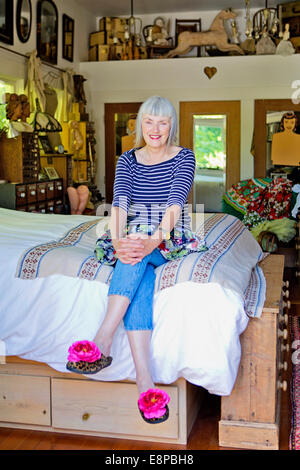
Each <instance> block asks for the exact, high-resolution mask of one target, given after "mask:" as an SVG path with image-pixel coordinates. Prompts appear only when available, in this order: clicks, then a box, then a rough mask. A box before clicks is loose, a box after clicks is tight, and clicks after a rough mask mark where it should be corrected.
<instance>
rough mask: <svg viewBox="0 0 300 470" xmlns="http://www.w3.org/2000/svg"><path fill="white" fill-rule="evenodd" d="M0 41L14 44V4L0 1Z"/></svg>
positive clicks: (7, 0) (9, 0)
mask: <svg viewBox="0 0 300 470" xmlns="http://www.w3.org/2000/svg"><path fill="white" fill-rule="evenodd" d="M0 41H2V42H5V43H6V44H11V45H12V44H13V43H14V2H12V1H11V0H0Z"/></svg>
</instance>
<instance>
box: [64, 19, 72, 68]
mask: <svg viewBox="0 0 300 470" xmlns="http://www.w3.org/2000/svg"><path fill="white" fill-rule="evenodd" d="M74 24H75V23H74V20H73V19H72V18H70V17H69V16H68V15H65V14H64V15H63V51H62V56H63V59H66V60H69V61H70V62H73V56H74Z"/></svg>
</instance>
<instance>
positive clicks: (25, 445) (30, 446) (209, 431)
mask: <svg viewBox="0 0 300 470" xmlns="http://www.w3.org/2000/svg"><path fill="white" fill-rule="evenodd" d="M288 274H289V273H288ZM290 294H291V295H290V300H291V303H292V306H291V310H290V312H289V313H290V315H300V283H298V284H294V285H291V287H290ZM290 357H291V349H290V353H289V358H288V364H289V369H288V372H287V374H288V375H287V381H288V384H289V385H290V377H291V360H290ZM219 416H220V397H217V396H214V395H210V394H208V393H207V395H206V397H205V400H204V403H203V405H202V408H201V410H200V412H199V415H198V418H197V420H196V422H195V424H194V427H193V429H192V432H191V434H190V436H189V440H188V444H187V445H186V446H183V445H170V444H157V443H153V444H152V443H151V442H148V443H146V442H142V441H131V440H122V439H109V438H99V437H88V436H72V435H66V434H60V433H47V432H39V431H27V430H21V429H5V428H2V429H1V428H0V451H1V450H31V451H32V450H38V451H49V450H226V448H224V447H219V446H218V421H219ZM290 423H291V403H290V389H289V387H288V390H287V391H286V392H285V393H282V404H281V432H280V450H288V449H289V434H290ZM227 450H229V449H227Z"/></svg>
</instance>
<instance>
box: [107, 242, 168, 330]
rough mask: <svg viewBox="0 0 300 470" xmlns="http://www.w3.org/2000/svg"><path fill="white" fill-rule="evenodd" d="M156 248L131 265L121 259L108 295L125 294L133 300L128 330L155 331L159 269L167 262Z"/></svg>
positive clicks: (127, 313) (128, 311)
mask: <svg viewBox="0 0 300 470" xmlns="http://www.w3.org/2000/svg"><path fill="white" fill-rule="evenodd" d="M167 261H168V260H166V259H165V258H164V257H163V256H162V254H161V253H160V251H159V250H158V249H157V248H156V249H155V250H153V251H152V253H150V254H149V255H147V256H145V257H144V258H143V259H142V261H140V262H139V263H137V264H135V265H134V266H131V264H125V263H122V261H120V260H117V262H116V264H115V268H114V272H113V276H112V280H111V283H110V286H109V290H108V295H123V296H125V297H127V298H128V299H129V300H130V304H129V306H128V309H127V311H126V313H125V315H124V318H123V322H124V327H125V329H126V330H152V329H153V323H152V317H153V295H154V288H155V272H154V270H155V268H156V267H158V266H160V265H162V264H164V263H167Z"/></svg>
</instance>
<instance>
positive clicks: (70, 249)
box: [16, 214, 265, 317]
mask: <svg viewBox="0 0 300 470" xmlns="http://www.w3.org/2000/svg"><path fill="white" fill-rule="evenodd" d="M193 220H194V222H193V223H194V224H196V226H195V227H194V228H193V230H194V231H195V232H196V233H197V234H198V235H200V236H201V237H202V238H203V239H205V242H206V245H207V247H208V250H207V251H205V252H201V253H192V254H190V255H188V256H186V257H185V258H183V259H178V260H175V261H169V262H168V263H166V264H164V265H162V266H159V267H158V268H156V284H155V292H158V291H159V290H162V289H166V288H168V287H171V286H174V285H175V284H177V283H179V282H186V281H192V282H196V283H208V282H215V283H218V284H220V285H221V286H222V287H224V288H229V289H231V290H233V291H235V292H238V293H239V294H240V295H241V296H242V297H243V299H244V304H245V311H246V313H247V315H248V316H250V317H259V316H260V315H261V312H262V307H263V304H264V300H265V280H264V276H263V273H262V270H261V268H260V267H259V264H258V263H259V261H261V260H262V259H263V257H264V255H263V252H262V250H261V248H260V246H259V245H258V243H257V242H256V240H255V239H254V237H253V236H252V234H251V233H250V232H249V231H248V229H247V228H246V227H245V226H244V224H243V223H242V222H241V221H240V220H239V219H237V218H236V217H234V216H231V215H227V214H205V215H204V216H201V217H199V218H197V217H196V219H193ZM108 221H109V219H108V218H107V217H105V218H99V219H98V218H97V219H95V221H94V220H92V221H91V220H89V221H88V222H85V223H81V224H79V225H77V226H75V227H74V228H72V229H71V230H69V231H68V232H67V233H65V235H64V236H63V237H62V238H60V239H57V240H50V241H49V242H48V243H43V244H40V245H37V246H33V247H32V248H30V249H29V250H27V251H26V252H25V253H24V254H23V255H22V257H21V258H20V259H19V262H18V266H17V270H16V277H18V278H21V279H24V280H26V279H35V278H37V277H47V276H51V275H54V274H62V275H65V276H71V277H78V278H83V279H87V280H90V281H98V282H102V283H106V284H109V282H110V280H111V276H112V273H113V267H112V266H107V265H103V264H99V263H98V261H97V259H96V257H95V256H94V245H95V241H96V239H97V238H98V236H99V235H100V234H101V232H103V231H104V230H105V228H106V227H107V224H108ZM104 225H105V226H104Z"/></svg>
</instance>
